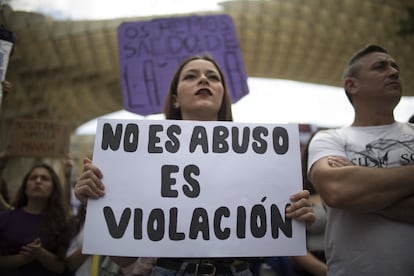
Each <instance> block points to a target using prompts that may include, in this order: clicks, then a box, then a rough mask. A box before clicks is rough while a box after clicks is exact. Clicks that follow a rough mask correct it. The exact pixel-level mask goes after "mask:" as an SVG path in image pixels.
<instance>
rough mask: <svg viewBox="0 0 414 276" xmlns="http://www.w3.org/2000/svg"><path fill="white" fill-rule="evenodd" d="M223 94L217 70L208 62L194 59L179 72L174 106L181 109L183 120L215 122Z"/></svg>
mask: <svg viewBox="0 0 414 276" xmlns="http://www.w3.org/2000/svg"><path fill="white" fill-rule="evenodd" d="M223 93H224V87H223V83H222V79H221V77H220V73H219V71H218V69H217V68H216V67H215V66H214V64H213V63H211V62H210V61H207V60H203V59H196V60H192V61H190V62H189V63H187V64H186V65H185V66H184V67H183V70H182V71H181V74H180V76H179V81H178V86H177V95H176V97H175V102H174V105H175V108H180V109H181V115H182V118H183V120H200V121H215V120H217V118H218V111H219V109H220V106H221V103H222V101H223Z"/></svg>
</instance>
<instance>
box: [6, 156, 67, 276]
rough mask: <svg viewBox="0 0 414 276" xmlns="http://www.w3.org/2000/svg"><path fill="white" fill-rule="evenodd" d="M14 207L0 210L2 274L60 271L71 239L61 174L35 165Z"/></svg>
mask: <svg viewBox="0 0 414 276" xmlns="http://www.w3.org/2000/svg"><path fill="white" fill-rule="evenodd" d="M12 206H13V207H14V209H11V210H8V211H4V212H2V213H0V240H1V243H0V274H1V275H45V276H47V275H60V274H61V273H63V272H64V270H65V262H64V257H65V252H66V250H67V248H68V245H69V240H70V227H69V220H70V211H69V206H68V205H67V204H66V202H65V201H64V198H63V193H62V186H61V183H60V180H59V177H58V175H57V174H56V172H55V171H54V170H53V168H52V167H50V166H49V165H46V164H39V165H35V166H33V167H32V168H31V169H30V170H29V172H28V173H27V174H26V175H25V176H24V178H23V182H22V185H21V186H20V187H19V189H18V191H17V194H16V199H15V200H14V202H13V204H12Z"/></svg>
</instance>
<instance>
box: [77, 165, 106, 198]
mask: <svg viewBox="0 0 414 276" xmlns="http://www.w3.org/2000/svg"><path fill="white" fill-rule="evenodd" d="M102 177H103V174H102V172H101V170H100V169H99V168H98V167H96V166H95V165H93V164H92V161H91V160H90V159H89V158H85V159H84V160H83V172H82V174H81V176H80V177H79V179H78V181H77V182H76V185H75V195H76V197H77V198H78V199H79V200H80V201H81V202H82V203H83V204H86V202H87V199H88V198H93V199H98V198H101V197H103V196H104V195H105V186H104V185H103V183H102Z"/></svg>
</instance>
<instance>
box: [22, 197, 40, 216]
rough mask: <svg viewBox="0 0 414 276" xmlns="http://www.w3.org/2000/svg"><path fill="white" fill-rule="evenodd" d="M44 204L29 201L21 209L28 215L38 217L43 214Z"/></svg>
mask: <svg viewBox="0 0 414 276" xmlns="http://www.w3.org/2000/svg"><path fill="white" fill-rule="evenodd" d="M45 206H46V203H45V202H44V201H43V200H42V201H33V200H29V201H28V202H27V205H26V206H24V207H23V210H25V211H26V212H28V213H30V214H34V215H39V214H41V213H43V210H44V209H45Z"/></svg>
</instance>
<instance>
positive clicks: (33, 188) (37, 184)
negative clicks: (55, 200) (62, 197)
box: [26, 168, 53, 199]
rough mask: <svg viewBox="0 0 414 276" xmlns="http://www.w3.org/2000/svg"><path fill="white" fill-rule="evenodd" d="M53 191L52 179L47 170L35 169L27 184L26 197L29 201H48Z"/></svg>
mask: <svg viewBox="0 0 414 276" xmlns="http://www.w3.org/2000/svg"><path fill="white" fill-rule="evenodd" d="M52 191H53V182H52V177H51V176H50V174H49V171H48V170H47V169H45V168H36V169H34V170H33V171H32V172H31V174H30V175H29V178H28V179H27V184H26V195H27V197H28V198H29V199H48V198H49V197H50V195H51V194H52Z"/></svg>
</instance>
